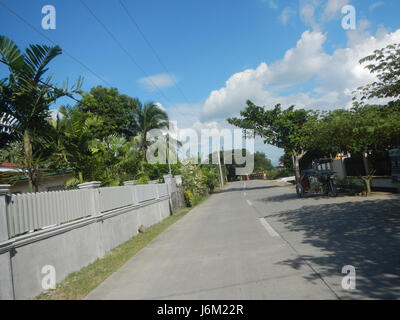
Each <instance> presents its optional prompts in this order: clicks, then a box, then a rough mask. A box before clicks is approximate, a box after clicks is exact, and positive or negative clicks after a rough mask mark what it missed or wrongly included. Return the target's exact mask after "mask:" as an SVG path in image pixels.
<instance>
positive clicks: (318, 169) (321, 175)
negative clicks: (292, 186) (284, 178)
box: [296, 159, 336, 197]
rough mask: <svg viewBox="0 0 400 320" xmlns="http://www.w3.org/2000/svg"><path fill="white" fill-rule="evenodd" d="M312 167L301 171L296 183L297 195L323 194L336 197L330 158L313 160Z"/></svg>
mask: <svg viewBox="0 0 400 320" xmlns="http://www.w3.org/2000/svg"><path fill="white" fill-rule="evenodd" d="M312 167H313V168H312V169H309V170H302V171H301V177H300V182H299V183H298V184H297V185H296V192H297V195H298V196H299V197H303V196H304V195H305V194H324V195H331V196H333V197H336V188H335V183H334V178H335V172H334V171H332V159H318V160H315V161H313V165H312Z"/></svg>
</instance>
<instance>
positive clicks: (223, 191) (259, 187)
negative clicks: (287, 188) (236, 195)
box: [217, 185, 279, 193]
mask: <svg viewBox="0 0 400 320" xmlns="http://www.w3.org/2000/svg"><path fill="white" fill-rule="evenodd" d="M271 188H279V187H277V186H271V185H268V186H258V187H248V186H247V187H246V188H237V187H235V188H227V189H223V190H219V191H218V192H217V193H225V192H235V191H242V192H244V191H252V190H266V189H271Z"/></svg>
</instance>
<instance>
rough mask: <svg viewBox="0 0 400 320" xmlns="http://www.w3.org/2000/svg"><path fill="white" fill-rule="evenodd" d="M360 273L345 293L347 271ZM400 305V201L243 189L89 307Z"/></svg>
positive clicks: (197, 214)
mask: <svg viewBox="0 0 400 320" xmlns="http://www.w3.org/2000/svg"><path fill="white" fill-rule="evenodd" d="M345 265H351V266H354V267H355V270H356V289H355V290H350V291H348V290H344V289H342V286H341V283H342V279H343V277H344V276H345V274H342V273H341V272H342V268H343V267H344V266H345ZM368 298H372V299H385V298H388V299H399V298H400V199H399V197H398V196H379V197H374V198H373V199H372V200H371V199H369V198H368V200H366V198H350V197H338V198H325V197H307V198H305V199H297V197H296V195H295V191H294V190H290V189H286V188H282V187H276V186H273V185H269V184H268V183H267V182H264V181H249V182H235V183H231V184H229V186H228V187H226V188H225V189H224V190H223V191H222V192H220V193H218V194H215V195H213V196H212V197H210V198H209V199H208V200H207V201H205V202H204V203H202V204H201V205H199V206H198V207H196V208H195V209H193V210H192V211H191V212H190V213H189V214H188V215H187V216H185V217H184V218H182V219H181V220H180V221H178V222H177V223H176V224H174V225H173V226H171V227H170V228H169V229H167V230H166V231H165V232H164V233H163V234H161V235H160V236H159V237H158V238H156V239H155V240H154V241H153V242H151V243H150V244H149V246H147V247H146V248H145V249H143V250H142V251H140V252H139V253H138V254H137V255H136V256H135V257H133V258H132V259H131V260H129V261H128V262H127V263H126V264H125V265H124V266H123V267H122V268H121V269H120V270H118V271H117V272H116V273H114V274H113V275H112V276H110V277H109V278H108V279H107V280H106V281H104V282H103V283H102V284H101V285H100V286H99V287H98V288H96V289H95V290H94V291H92V292H91V293H90V294H89V295H88V296H87V299H368Z"/></svg>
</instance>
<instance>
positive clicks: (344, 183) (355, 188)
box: [335, 177, 367, 194]
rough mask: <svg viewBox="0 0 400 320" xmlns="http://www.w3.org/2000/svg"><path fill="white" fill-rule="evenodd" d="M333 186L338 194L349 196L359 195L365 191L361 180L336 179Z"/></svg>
mask: <svg viewBox="0 0 400 320" xmlns="http://www.w3.org/2000/svg"><path fill="white" fill-rule="evenodd" d="M335 186H336V189H337V190H338V191H339V192H347V193H351V194H360V193H365V192H366V191H367V188H366V185H365V183H364V182H363V181H362V180H355V179H352V178H349V177H347V178H345V179H336V180H335Z"/></svg>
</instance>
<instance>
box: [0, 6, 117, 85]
mask: <svg viewBox="0 0 400 320" xmlns="http://www.w3.org/2000/svg"><path fill="white" fill-rule="evenodd" d="M0 5H1V6H2V7H4V8H5V9H7V10H8V11H9V12H10V13H12V14H13V15H14V16H16V17H17V18H18V19H19V20H21V21H22V22H23V23H25V24H26V25H27V26H28V27H30V28H31V29H32V30H34V31H35V32H36V33H38V34H40V35H41V36H42V37H43V38H45V39H46V40H47V41H49V42H51V43H52V44H53V45H57V43H55V42H54V41H53V40H52V39H50V38H49V37H48V36H46V35H45V34H44V33H43V32H41V31H40V30H39V29H37V28H36V27H35V26H33V25H32V24H31V23H30V22H28V21H27V20H26V19H24V18H23V17H22V16H20V15H19V14H18V13H17V12H15V11H14V10H12V9H11V8H10V7H8V6H7V5H5V4H4V3H3V2H2V1H0ZM63 52H65V54H66V55H67V56H69V57H70V58H71V59H73V60H74V61H75V62H76V63H78V64H79V65H81V66H82V67H83V68H85V69H86V70H87V71H89V72H90V73H91V74H93V75H94V76H95V77H96V78H98V79H100V80H101V81H103V82H104V83H105V84H106V85H108V86H109V87H112V85H111V84H110V83H108V82H107V81H106V80H104V79H103V78H102V77H100V76H99V75H98V74H97V73H96V72H94V71H93V70H92V69H90V68H89V67H88V66H87V65H85V64H84V63H83V62H81V61H79V60H78V59H77V58H75V57H74V56H73V55H72V54H70V53H69V52H68V51H67V50H64V49H63Z"/></svg>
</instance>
